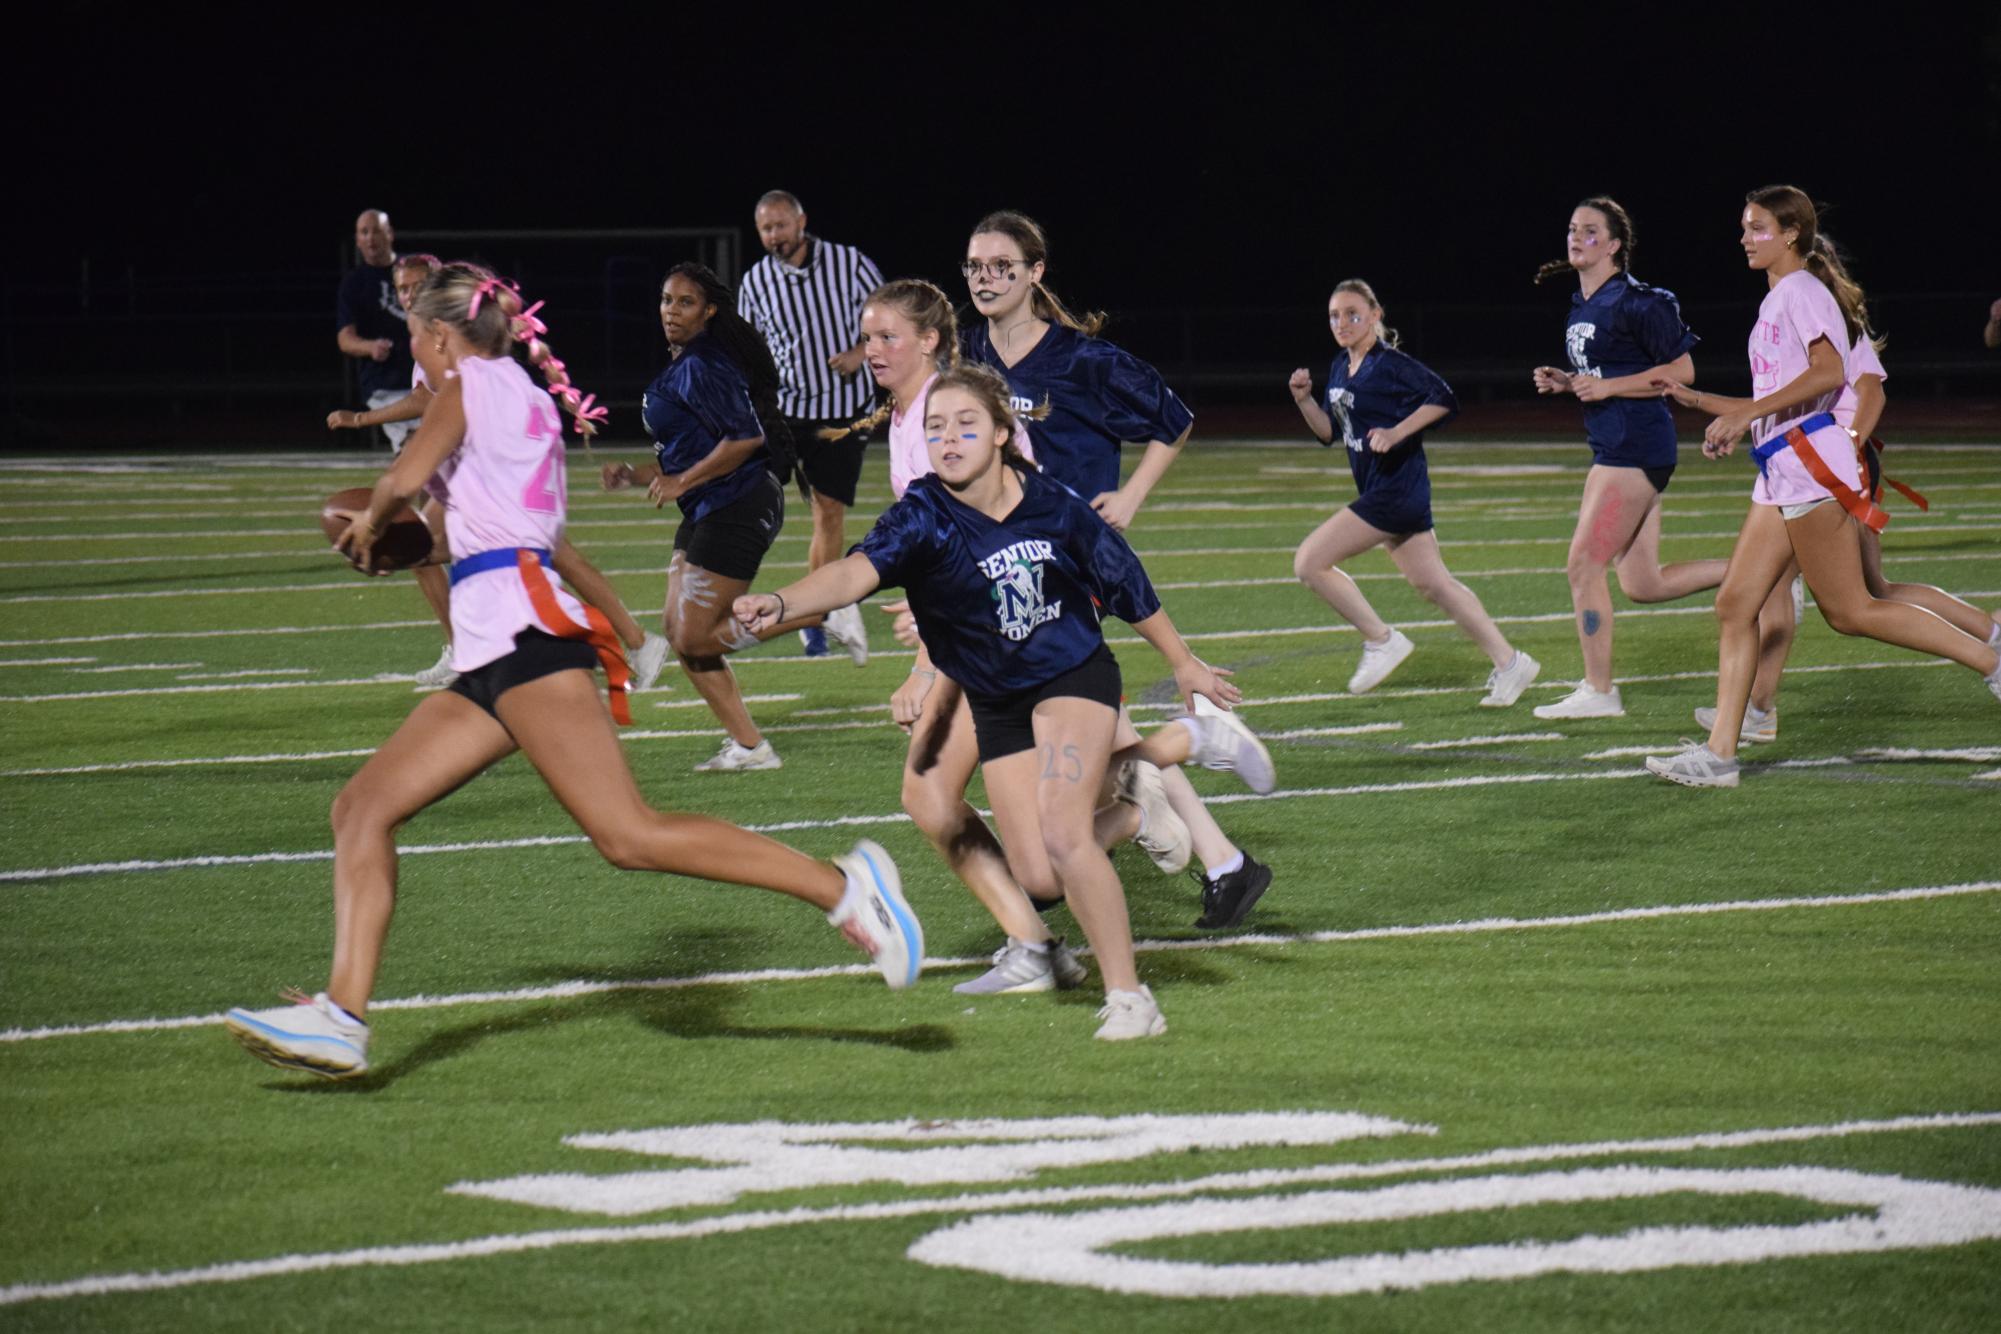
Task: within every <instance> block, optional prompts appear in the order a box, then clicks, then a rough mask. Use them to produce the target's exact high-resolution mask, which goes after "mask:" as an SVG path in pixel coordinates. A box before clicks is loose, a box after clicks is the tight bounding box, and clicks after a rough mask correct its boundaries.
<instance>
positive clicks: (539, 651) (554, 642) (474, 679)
mask: <svg viewBox="0 0 2001 1334" xmlns="http://www.w3.org/2000/svg"><path fill="white" fill-rule="evenodd" d="M573 667H581V668H582V669H583V670H585V671H587V672H594V671H596V670H597V668H598V651H597V650H596V649H594V648H592V647H591V646H590V645H589V644H586V643H585V642H584V641H583V640H581V639H558V638H557V637H556V636H555V635H552V634H550V633H549V632H548V631H546V630H537V629H536V628H534V627H533V626H530V627H529V628H528V629H526V630H523V631H522V632H521V633H520V634H518V635H516V636H514V652H512V653H510V654H508V655H507V656H506V657H504V658H495V659H494V660H493V661H492V662H489V663H488V664H486V666H484V667H475V668H473V669H472V670H471V671H469V672H466V673H464V674H462V675H461V676H460V677H459V679H458V680H456V681H454V682H452V683H451V684H450V685H449V686H446V687H445V689H447V690H449V691H451V692H452V693H453V694H455V695H464V696H465V697H466V698H467V699H469V700H471V701H472V702H473V703H475V704H477V705H479V706H480V707H481V708H482V709H485V710H486V711H487V712H488V713H490V714H492V715H493V716H494V717H495V718H499V717H500V713H499V711H498V710H497V709H495V708H494V707H493V706H494V705H495V704H496V703H498V702H499V700H500V697H501V696H502V695H504V694H506V693H507V692H508V691H510V690H512V689H514V687H516V686H525V685H527V684H528V683H529V682H530V681H534V680H538V679H540V678H542V677H544V676H553V675H555V674H556V673H557V672H567V671H569V670H570V669H571V668H573Z"/></svg>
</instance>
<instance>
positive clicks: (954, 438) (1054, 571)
mask: <svg viewBox="0 0 2001 1334" xmlns="http://www.w3.org/2000/svg"><path fill="white" fill-rule="evenodd" d="M1007 394H1008V389H1007V386H1006V384H1005V383H1004V382H1003V381H1002V380H1001V379H1000V377H998V376H997V375H995V374H993V373H992V372H991V371H988V370H986V369H984V368H981V367H961V368H959V369H956V370H951V371H946V372H944V373H942V374H940V376H939V377H938V379H937V381H936V382H935V383H934V384H933V385H932V388H931V392H930V394H929V396H928V398H927V399H926V403H925V417H924V421H925V435H926V443H927V448H928V452H929V454H930V456H931V463H932V466H933V468H934V469H935V471H934V472H933V473H932V474H930V475H928V476H924V477H920V478H918V479H916V480H915V481H913V482H912V483H911V484H910V486H909V488H908V489H907V490H906V491H905V492H904V495H903V498H902V499H901V500H899V501H897V502H896V503H895V504H894V505H892V506H890V508H889V509H888V510H886V511H885V512H884V513H883V515H882V517H881V518H880V519H878V520H877V521H876V524H875V527H874V528H873V529H871V530H870V532H869V534H868V536H867V537H866V538H864V539H863V540H862V542H861V544H860V545H859V546H858V547H857V548H856V549H855V550H854V551H853V552H851V553H850V554H849V555H848V556H847V557H846V558H845V559H843V560H841V561H837V562H835V563H834V564H832V565H825V566H822V567H821V568H820V569H818V570H816V571H814V572H813V573H812V574H809V575H808V576H806V578H804V579H802V580H800V581H799V582H798V583H795V584H793V585H791V586H790V587H787V588H783V589H780V590H779V591H777V592H776V593H766V594H753V595H750V596H746V597H743V598H739V599H738V600H737V603H736V615H737V618H738V619H739V620H740V621H742V622H743V623H744V625H745V627H746V629H748V630H751V631H756V632H763V631H765V630H767V629H768V628H769V627H772V626H775V625H777V624H780V623H782V622H783V621H784V620H785V618H786V617H787V616H798V615H802V614H810V613H814V612H820V611H824V610H826V609H827V608H830V607H835V606H844V605H846V604H847V603H849V602H852V601H854V600H855V599H857V598H862V597H866V596H868V594H870V593H872V592H874V591H875V590H876V589H877V588H878V587H881V586H884V585H898V584H900V585H902V586H903V587H904V588H905V589H906V590H907V592H908V594H909V599H910V604H911V608H912V610H913V611H914V612H915V614H916V617H917V627H918V632H919V634H921V635H922V636H923V640H924V645H925V647H926V649H927V650H928V651H929V652H930V655H931V658H932V660H933V661H935V662H936V663H937V664H938V668H939V670H940V671H942V672H944V673H945V674H946V675H948V676H949V677H950V678H951V679H952V680H954V681H956V682H958V683H959V685H960V686H961V688H963V689H964V691H965V694H966V699H967V701H968V703H969V704H970V705H971V712H972V717H973V727H974V732H975V734H976V736H977V738H978V743H979V753H980V761H981V768H982V771H983V773H984V775H985V779H986V788H987V796H988V799H989V800H990V801H991V802H992V803H993V810H994V819H995V822H996V823H997V824H998V825H999V826H1000V830H1001V842H1002V844H1003V846H1004V847H1005V848H1006V850H1007V856H1008V862H1009V865H1010V866H1011V867H1012V868H1013V870H1014V872H1015V877H1016V879H1017V880H1018V881H1019V882H1020V883H1021V885H1022V887H1023V888H1024V889H1026V890H1028V892H1029V893H1031V894H1035V895H1037V896H1038V897H1043V898H1053V897H1057V896H1058V895H1061V896H1063V897H1065V898H1067V899H1068V901H1069V903H1070V906H1071V910H1072V911H1073V912H1074V913H1075V914H1076V917H1077V921H1078V923H1079V924H1080V925H1081V926H1082V927H1083V928H1084V934H1085V936H1086V938H1088V939H1089V940H1090V942H1091V946H1092V949H1093V951H1094V953H1095V954H1096V956H1097V959H1098V966H1099V970H1100V972H1101V974H1102V977H1103V980H1104V984H1105V1002H1106V1003H1105V1008H1104V1009H1103V1010H1102V1011H1100V1012H1099V1013H1100V1018H1102V1019H1103V1021H1104V1023H1103V1025H1102V1026H1101V1027H1100V1028H1099V1030H1098V1033H1097V1036H1099V1037H1101V1038H1106V1039H1120V1038H1139V1037H1151V1036H1154V1035H1156V1034H1158V1033H1162V1032H1165V1031H1166V1022H1165V1021H1164V1020H1163V1019H1162V1018H1161V1016H1160V1010H1159V1007H1158V1006H1157V1005H1156V1004H1155V1003H1154V1000H1153V996H1152V993H1151V992H1149V991H1148V990H1147V989H1146V988H1145V987H1143V986H1141V985H1140V982H1139V975H1138V971H1137V968H1136V965H1135V963H1134V958H1133V947H1132V926H1131V923H1130V921H1129V919H1128V918H1127V915H1126V910H1125V894H1124V891H1123V890H1122V889H1121V888H1120V886H1119V880H1118V874H1117V872H1116V871H1114V870H1113V869H1112V864H1111V861H1110V860H1109V859H1108V858H1107V857H1106V856H1105V853H1104V850H1103V849H1102V848H1100V847H1099V846H1098V842H1097V839H1096V837H1095V833H1094V829H1093V823H1092V814H1093V807H1094V806H1095V805H1096V795H1097V793H1098V791H1099V790H1100V788H1101V786H1102V784H1103V782H1104V778H1105V774H1106V772H1107V770H1108V768H1109V766H1110V764H1111V763H1112V762H1113V748H1114V737H1115V735H1116V734H1117V731H1118V718H1119V712H1118V710H1119V693H1120V677H1119V668H1118V663H1117V661H1116V660H1115V659H1114V658H1113V657H1112V655H1111V651H1110V650H1109V649H1107V648H1106V647H1105V640H1104V634H1103V631H1102V630H1101V628H1100V625H1099V616H1100V609H1101V608H1102V610H1103V611H1104V612H1109V613H1110V614H1111V615H1114V616H1117V617H1119V618H1120V619H1121V620H1124V621H1127V622H1129V623H1130V624H1131V625H1132V627H1133V628H1134V629H1135V630H1136V631H1138V632H1139V634H1140V635H1141V637H1142V638H1144V639H1145V640H1146V641H1147V642H1148V643H1150V644H1152V645H1153V646H1154V647H1155V648H1156V649H1158V650H1159V651H1160V653H1161V655H1162V656H1163V657H1165V658H1166V659H1167V660H1168V662H1169V663H1170V664H1171V665H1172V667H1173V669H1174V681H1175V685H1176V686H1177V688H1178V689H1179V690H1180V693H1181V695H1182V697H1183V699H1184V700H1185V701H1187V702H1188V703H1190V705H1191V706H1192V703H1193V700H1194V697H1195V696H1196V695H1198V694H1199V695H1201V696H1203V697H1205V698H1207V699H1208V700H1210V701H1211V702H1212V703H1213V704H1215V705H1218V706H1221V707H1222V708H1224V709H1227V708H1228V706H1229V705H1230V704H1232V703H1234V702H1236V700H1237V699H1238V698H1239V695H1238V692H1237V690H1236V689H1235V687H1233V686H1232V685H1230V684H1229V682H1227V681H1226V680H1224V679H1223V674H1221V673H1218V672H1216V671H1215V670H1213V669H1211V668H1210V667H1208V666H1207V665H1206V664H1204V663H1203V662H1202V661H1201V660H1200V659H1198V658H1196V657H1195V655H1194V654H1193V653H1191V652H1190V651H1189V649H1188V646H1187V644H1186V643H1185V642H1183V640H1182V638H1181V636H1180V634H1179V633H1178V632H1177V631H1176V630H1175V629H1174V625H1173V623H1172V622H1171V621H1170V620H1169V619H1168V617H1167V614H1166V613H1165V612H1164V611H1162V610H1161V608H1160V599H1159V598H1158V597H1157V596H1155V594H1154V591H1153V585H1152V584H1151V583H1150V582H1149V581H1148V579H1147V577H1146V571H1145V570H1144V569H1142V568H1141V566H1140V563H1139V559H1138V557H1136V556H1135V555H1134V554H1133V551H1132V548H1131V547H1129V546H1128V545H1126V542H1125V539H1124V538H1122V537H1120V536H1119V535H1118V533H1117V532H1115V531H1114V530H1113V529H1112V528H1111V527H1110V526H1109V525H1107V524H1105V523H1103V522H1102V521H1100V520H1099V519H1098V518H1097V517H1096V516H1095V515H1094V514H1093V513H1092V512H1091V510H1090V508H1089V507H1088V506H1087V505H1086V504H1085V503H1084V502H1083V500H1082V499H1081V498H1080V497H1079V496H1077V495H1076V494H1075V493H1074V492H1072V491H1071V490H1069V488H1067V487H1065V486H1063V485H1061V484H1060V483H1058V482H1055V481H1053V480H1050V479H1049V478H1047V477H1045V476H1043V475H1042V474H1041V473H1039V472H1037V471H1035V470H1034V469H1033V468H1032V467H1030V466H1029V465H1027V464H1026V463H1025V462H1024V461H1023V460H1022V459H1021V456H1020V455H1019V454H1016V453H1014V451H1013V450H1012V448H1011V447H1010V445H1011V441H1012V439H1013V436H1014V433H1015V422H1014V418H1013V413H1012V411H1011V410H1010V408H1009V406H1008V402H1007ZM1177 721H1178V724H1179V725H1177V724H1176V723H1170V724H1169V725H1168V726H1166V727H1163V728H1161V729H1160V730H1159V731H1157V732H1155V733H1154V734H1153V735H1152V736H1149V737H1148V738H1147V739H1146V741H1145V742H1143V743H1140V744H1139V745H1138V746H1136V747H1134V749H1135V750H1137V751H1138V752H1139V753H1140V754H1142V755H1143V756H1144V757H1145V758H1147V759H1148V760H1150V761H1152V762H1153V763H1156V764H1165V765H1174V764H1178V763H1180V762H1182V761H1183V760H1186V759H1191V758H1192V759H1195V760H1197V761H1198V762H1200V763H1203V764H1206V765H1210V766H1211V767H1216V768H1230V769H1234V770H1235V771H1236V772H1237V773H1238V774H1239V775H1240V776H1241V777H1242V778H1243V779H1244V781H1245V782H1246V783H1248V784H1250V785H1251V786H1252V787H1253V789H1255V790H1258V791H1269V790H1270V789H1271V786H1272V781H1273V776H1272V772H1271V767H1270V756H1269V755H1267V754H1265V752H1264V748H1263V746H1262V745H1260V744H1259V743H1258V741H1257V739H1256V738H1255V737H1254V736H1252V735H1251V734H1250V732H1249V729H1247V728H1245V727H1244V726H1243V725H1242V724H1241V723H1239V722H1237V720H1236V719H1235V718H1234V717H1233V716H1232V715H1230V714H1228V713H1220V714H1216V715H1210V716H1203V717H1197V716H1195V715H1193V714H1192V713H1191V714H1190V715H1189V716H1188V717H1186V718H1185V719H1181V720H1177Z"/></svg>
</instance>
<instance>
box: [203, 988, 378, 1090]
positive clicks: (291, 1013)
mask: <svg viewBox="0 0 2001 1334" xmlns="http://www.w3.org/2000/svg"><path fill="white" fill-rule="evenodd" d="M222 1026H223V1027H224V1028H226V1029H228V1030H229V1035H230V1036H231V1037H233V1038H235V1039H236V1040H237V1042H239V1043H241V1044H242V1046H243V1049H244V1050H245V1051H247V1052H249V1053H250V1054H251V1055H252V1056H255V1057H256V1058H257V1059H258V1060H260V1061H265V1062H267V1063H269V1064H271V1065H276V1066H281V1067H283V1068H284V1069H287V1070H306V1071H310V1072H311V1073H313V1074H316V1075H323V1076H325V1077H326V1078H328V1079H345V1078H347V1077H348V1076H349V1075H358V1074H361V1073H363V1072H364V1071H366V1070H367V1069H368V1025H367V1024H362V1023H356V1022H354V1021H353V1020H351V1019H349V1018H347V1016H346V1014H345V1013H344V1012H343V1011H341V1010H340V1009H338V1008H337V1007H336V1006H335V1005H334V1003H333V1002H332V1001H330V1000H328V999H327V994H326V993H325V992H324V991H322V992H321V993H320V994H319V995H317V996H314V997H313V998H312V999H311V1000H306V999H305V998H303V997H301V998H300V999H299V1000H297V1001H295V1002H294V1003H292V1004H290V1005H280V1006H277V1007H276V1008H274V1009H269V1010H231V1011H230V1012H229V1013H228V1014H227V1015H225V1016H224V1017H223V1021H222Z"/></svg>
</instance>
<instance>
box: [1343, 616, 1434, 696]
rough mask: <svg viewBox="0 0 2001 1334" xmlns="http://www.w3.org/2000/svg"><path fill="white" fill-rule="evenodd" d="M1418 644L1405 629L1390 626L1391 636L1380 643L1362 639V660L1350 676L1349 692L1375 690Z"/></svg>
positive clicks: (1355, 693) (1352, 693)
mask: <svg viewBox="0 0 2001 1334" xmlns="http://www.w3.org/2000/svg"><path fill="white" fill-rule="evenodd" d="M1416 647H1417V645H1415V644H1413V643H1411V642H1410V639H1409V638H1408V637H1407V636H1406V635H1405V634H1404V632H1403V631H1401V630H1399V629H1397V628H1396V627H1395V626H1391V627H1390V637H1389V638H1388V639H1385V640H1384V641H1383V642H1382V643H1380V644H1371V643H1370V642H1369V641H1367V640H1366V639H1365V640H1363V641H1362V660H1361V661H1360V662H1359V663H1357V664H1356V665H1355V674H1354V675H1353V676H1351V677H1349V678H1348V693H1349V694H1351V695H1360V694H1363V693H1364V692H1366V691H1370V690H1374V689H1375V688H1376V687H1377V686H1379V685H1381V684H1382V683H1383V680H1384V678H1386V677H1387V676H1389V674H1390V673H1391V672H1393V671H1395V670H1396V669H1397V664H1398V663H1401V662H1402V661H1403V660H1404V659H1405V658H1408V657H1409V656H1410V653H1411V650H1412V649H1414V648H1416Z"/></svg>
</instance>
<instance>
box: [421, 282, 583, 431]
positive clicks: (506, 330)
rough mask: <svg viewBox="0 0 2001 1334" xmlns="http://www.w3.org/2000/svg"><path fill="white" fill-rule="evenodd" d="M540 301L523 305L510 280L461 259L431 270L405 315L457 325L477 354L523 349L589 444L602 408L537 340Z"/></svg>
mask: <svg viewBox="0 0 2001 1334" xmlns="http://www.w3.org/2000/svg"><path fill="white" fill-rule="evenodd" d="M541 305H542V303H541V302H539V301H538V302H536V303H535V304H534V305H532V306H528V305H524V304H523V302H522V300H521V292H520V290H519V289H518V288H516V287H515V286H514V284H513V283H511V282H509V281H508V280H507V279H505V278H503V277H501V276H500V275H499V274H497V273H495V272H493V270H491V269H488V268H484V267H482V266H481V265H478V264H471V263H467V262H465V261H463V260H461V261H455V262H453V263H450V264H440V265H437V266H436V267H434V268H433V269H432V270H431V274H430V276H429V277H428V278H426V279H424V281H423V284H422V285H421V286H419V287H418V288H417V290H416V292H415V293H414V294H413V295H412V297H411V299H410V314H412V315H415V316H416V317H417V318H418V319H422V320H436V321H439V322H440V323H443V324H448V325H450V326H451V327H453V328H455V329H457V330H458V331H459V333H461V334H462V335H464V337H465V340H466V341H467V342H468V343H470V344H472V346H473V348H474V349H475V350H477V351H478V352H479V353H480V354H481V355H482V356H487V357H504V356H506V355H507V354H508V353H509V352H510V351H512V350H513V348H514V345H515V344H516V343H520V344H521V345H522V346H523V347H525V348H526V350H527V356H528V361H529V364H530V365H532V366H534V367H535V369H537V370H539V371H540V372H542V378H543V379H544V380H546V381H548V384H549V392H550V393H552V394H554V395H555V396H556V397H557V398H559V399H561V400H562V402H563V405H564V406H565V407H567V408H568V409H569V410H570V415H571V416H572V417H574V418H576V427H577V431H578V433H579V434H581V435H583V436H584V437H585V440H586V442H587V443H588V440H589V437H590V436H591V434H592V433H594V432H595V431H596V430H597V429H598V423H600V422H602V421H603V420H604V417H605V411H604V409H603V408H599V407H594V406H593V402H594V400H595V395H591V394H585V393H582V392H580V391H579V390H578V389H577V387H576V386H575V385H574V384H572V383H571V382H570V373H569V370H568V368H567V367H565V366H564V365H563V362H562V359H561V358H560V357H558V356H557V355H556V354H555V352H554V351H552V350H551V349H550V347H549V345H548V344H547V343H546V342H544V341H542V335H543V334H545V333H547V332H548V331H549V329H548V326H547V325H545V324H543V323H542V321H541V320H540V319H539V318H538V317H537V316H536V314H535V312H536V311H537V310H539V309H540V308H541Z"/></svg>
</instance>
